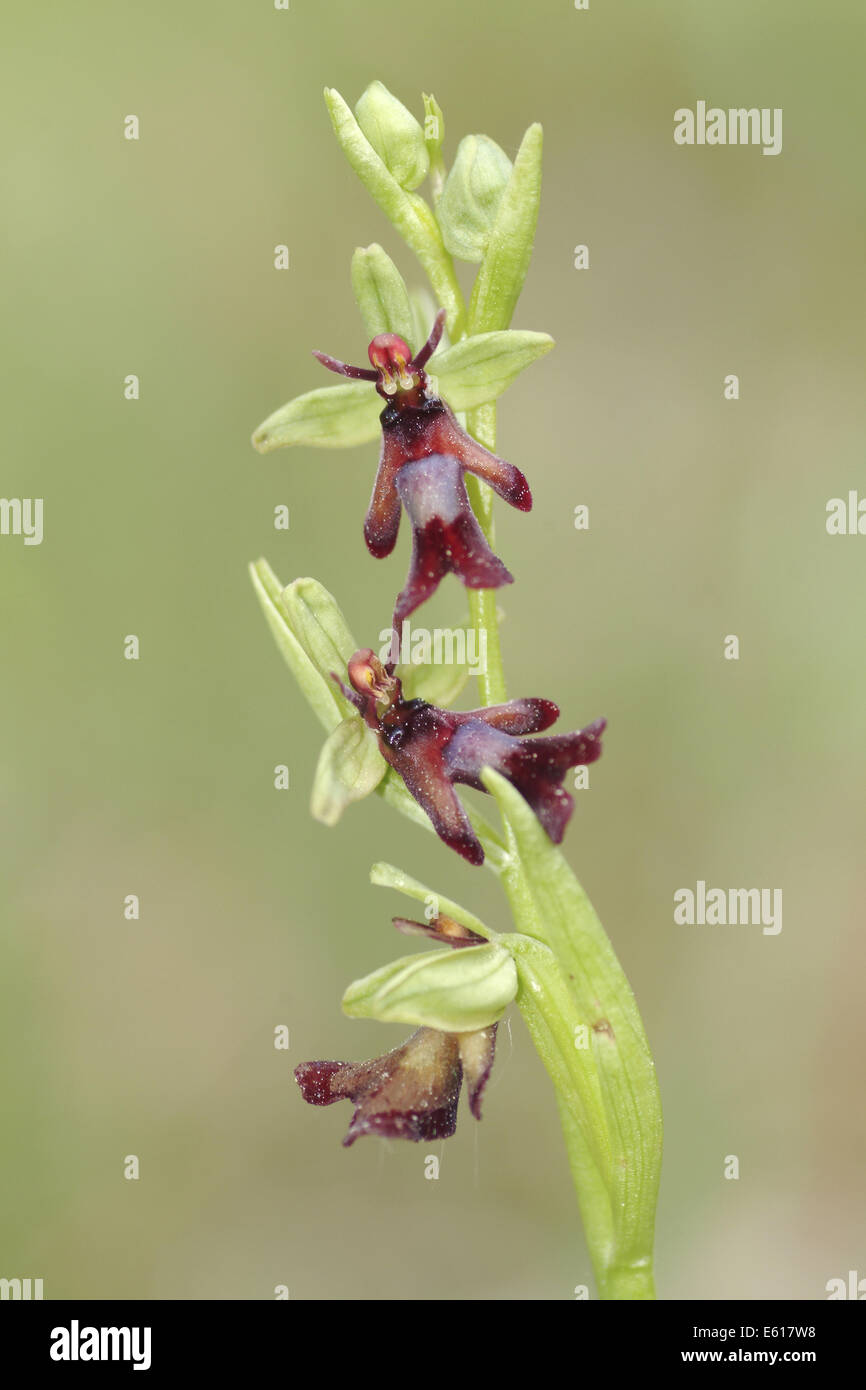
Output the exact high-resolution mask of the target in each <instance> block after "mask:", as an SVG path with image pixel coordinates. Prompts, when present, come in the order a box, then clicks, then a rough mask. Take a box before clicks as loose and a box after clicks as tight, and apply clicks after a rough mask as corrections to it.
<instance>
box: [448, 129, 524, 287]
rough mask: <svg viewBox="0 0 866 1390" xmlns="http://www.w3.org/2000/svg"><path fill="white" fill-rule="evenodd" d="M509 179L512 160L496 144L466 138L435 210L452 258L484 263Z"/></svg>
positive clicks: (486, 138) (485, 139)
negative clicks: (456, 257)
mask: <svg viewBox="0 0 866 1390" xmlns="http://www.w3.org/2000/svg"><path fill="white" fill-rule="evenodd" d="M510 177H511V160H510V159H509V158H508V155H507V154H506V153H505V151H504V150H503V149H500V147H499V145H497V143H496V141H495V140H491V139H490V138H489V136H487V135H465V136H464V137H463V139H462V140H461V141H460V144H459V145H458V147H457V155H456V157H455V159H454V163H453V164H452V165H451V168H450V169H449V171H448V177H447V179H446V180H445V187H444V188H443V190H442V196H441V198H440V199H439V202H438V204H437V206H436V220H437V221H438V223H439V226H440V227H441V228H442V240H443V241H444V242H445V245H446V246H447V248H448V250H449V251H450V252H451V254H452V256H458V257H459V258H460V260H462V261H480V260H483V258H484V253H485V251H486V250H487V246H488V243H489V241H490V234H491V231H492V230H493V226H494V223H495V220H496V214H497V211H498V209H499V204H500V203H501V202H502V196H503V194H504V192H505V189H506V186H507V184H508V180H509V178H510Z"/></svg>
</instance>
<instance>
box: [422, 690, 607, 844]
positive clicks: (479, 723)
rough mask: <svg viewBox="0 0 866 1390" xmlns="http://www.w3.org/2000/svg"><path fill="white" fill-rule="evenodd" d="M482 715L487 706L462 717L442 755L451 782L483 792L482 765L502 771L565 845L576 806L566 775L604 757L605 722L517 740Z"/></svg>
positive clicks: (553, 834)
mask: <svg viewBox="0 0 866 1390" xmlns="http://www.w3.org/2000/svg"><path fill="white" fill-rule="evenodd" d="M483 714H484V711H483V710H482V711H473V713H472V714H471V715H464V716H458V718H459V719H460V721H461V722H460V724H459V727H458V729H457V730H456V732H455V734H454V737H453V738H452V739H451V740H450V741H449V743H448V745H447V747H446V748H445V751H444V755H443V761H444V766H445V772H446V775H447V776H448V777H449V778H450V779H451V781H452V782H462V783H463V784H464V785H465V786H469V787H475V788H477V789H478V790H479V791H483V790H485V788H484V784H483V783H482V781H481V776H480V774H481V769H482V768H483V767H492V768H494V769H495V770H496V771H497V772H501V773H502V775H503V776H504V777H507V778H508V780H509V782H511V784H512V786H514V787H515V788H516V789H517V791H519V792H520V794H521V796H523V797H524V798H525V800H526V801H528V802H529V805H530V806H531V807H532V809H533V811H534V812H535V814H536V815H537V816H538V819H539V820H540V821H541V824H542V825H543V826H544V829H545V830H546V831H547V833H548V835H549V836H550V838H551V840H553V842H554V844H557V845H558V844H560V842H561V841H562V837H563V834H564V832H565V827H566V825H567V824H568V821H569V818H570V816H571V813H572V811H573V810H574V801H573V799H572V797H571V796H570V795H569V793H568V792H567V791H565V789H564V788H563V786H562V781H563V778H564V777H565V774H566V772H568V770H569V768H572V767H582V766H584V765H586V764H588V763H593V762H595V760H596V759H597V758H599V757H600V756H601V735H602V732H603V730H604V727H605V720H603V719H597V720H596V721H595V723H594V724H589V725H587V727H586V728H585V729H581V730H579V731H578V732H577V733H573V734H555V735H553V736H552V737H550V738H518V739H515V738H514V737H513V736H512V735H511V734H508V733H503V732H502V730H501V729H500V728H495V727H492V726H491V725H490V724H489V723H486V722H485V721H484V720H483V719H482V718H481V717H480V716H481V715H483Z"/></svg>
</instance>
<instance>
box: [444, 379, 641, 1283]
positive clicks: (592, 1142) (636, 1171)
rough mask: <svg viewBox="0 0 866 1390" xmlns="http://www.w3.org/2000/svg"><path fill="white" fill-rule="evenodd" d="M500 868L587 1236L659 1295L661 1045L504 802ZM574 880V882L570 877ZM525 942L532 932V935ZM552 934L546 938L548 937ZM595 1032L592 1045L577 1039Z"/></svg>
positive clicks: (484, 516) (577, 892)
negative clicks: (543, 892)
mask: <svg viewBox="0 0 866 1390" xmlns="http://www.w3.org/2000/svg"><path fill="white" fill-rule="evenodd" d="M467 427H468V429H469V432H470V433H471V434H472V435H474V437H475V438H476V439H477V440H478V441H479V442H480V443H481V444H483V445H484V446H485V448H487V449H491V450H493V449H495V447H496V406H495V405H494V404H490V405H485V406H480V407H479V408H477V409H476V410H473V411H471V412H470V413H469V416H468V419H467ZM468 488H469V496H470V500H471V503H472V507H473V510H474V511H475V514H476V516H477V517H478V521H479V525H480V526H481V529H482V531H483V532H484V535H485V537H486V539H487V541H488V544H490V545H491V546H492V544H493V494H492V492H491V490H490V488H488V487H486V486H485V485H484V484H482V483H480V482H479V481H478V479H476V478H473V477H470V478H469V479H468ZM469 612H470V617H471V620H472V623H473V625H474V627H475V629H476V632H477V633H478V634H479V637H480V634H481V633H482V632H483V633H484V634H485V641H486V646H487V663H486V670H485V673H484V675H483V676H482V677H481V682H480V684H481V696H482V700H483V702H484V704H485V705H493V704H501V703H503V702H504V701H505V700H506V699H507V694H506V685H505V672H504V667H503V661H502V648H501V643H500V640H499V617H498V613H497V607H496V593H495V591H493V590H489V589H485V590H470V591H469ZM503 828H504V832H505V837H506V857H505V860H504V862H500V863H499V864H494V863H491V868H493V869H494V870H496V871H497V872H499V873H500V874H501V877H502V881H503V886H504V888H505V891H506V893H507V895H508V898H509V900H510V902H511V907H512V911H513V913H514V917H515V921H517V922H518V923H521V924H522V925H524V927H525V924H526V923H527V921H530V922H532V923H533V926H534V930H533V931H532V937H534V938H535V939H534V940H531V939H530V938H529V937H526V936H519V935H517V934H512V935H511V936H509V937H506V938H505V941H507V942H510V943H511V947H512V950H513V952H514V955H515V962H516V964H517V970H518V980H519V991H518V995H517V1005H518V1007H519V1009H520V1011H521V1013H522V1015H523V1018H524V1021H525V1023H526V1025H527V1028H528V1030H529V1033H530V1036H531V1037H532V1040H533V1043H534V1044H535V1048H536V1050H537V1052H538V1054H539V1056H540V1057H541V1060H542V1061H543V1063H544V1065H545V1067H546V1069H547V1072H548V1075H549V1076H550V1079H551V1081H552V1082H553V1085H554V1089H555V1091H556V1098H557V1103H558V1106H559V1113H560V1119H561V1123H562V1133H563V1138H564V1140H565V1146H566V1151H567V1154H568V1161H569V1167H570V1169H571V1174H572V1179H573V1182H574V1186H575V1190H576V1193H577V1200H578V1205H579V1207H580V1214H581V1219H582V1222H583V1229H584V1234H585V1237H586V1243H587V1248H588V1250H589V1254H590V1258H591V1260H592V1264H593V1270H594V1272H595V1278H596V1284H597V1287H598V1292H599V1295H600V1297H601V1298H602V1299H605V1300H608V1299H629V1300H636V1299H641V1300H643V1299H654V1298H655V1284H654V1279H653V1268H652V1248H653V1228H654V1220H655V1204H656V1193H657V1188H658V1176H659V1161H660V1154H661V1111H660V1106H659V1099H658V1088H657V1085H656V1078H655V1071H654V1067H653V1061H652V1056H651V1054H650V1050H649V1046H648V1044H647V1042H646V1037H645V1035H644V1031H643V1025H642V1022H641V1019H640V1015H639V1013H638V1011H637V1006H636V1004H635V1002H634V998H633V996H632V993H631V989H630V987H629V984H628V980H627V979H626V976H625V974H624V972H623V970H622V967H621V966H620V964H619V961H618V960H617V958H616V955H615V953H614V951H613V947H612V946H611V944H610V942H609V940H608V938H607V936H606V934H605V932H604V929H603V927H602V925H601V923H600V922H599V920H598V918H597V916H596V914H595V912H594V910H593V908H592V904H591V903H590V902H589V899H588V898H587V897H586V894H585V893H584V892H583V889H582V888H581V887H580V885H579V884H578V883H577V881H576V879H574V877H573V875H570V884H569V888H568V897H569V899H570V901H569V909H570V911H569V912H568V916H567V928H566V929H562V927H561V926H560V922H561V919H562V914H561V913H559V912H555V911H549V912H545V911H543V910H542V911H539V903H538V902H537V895H535V894H534V893H533V888H532V885H531V883H530V881H529V876H528V874H527V872H526V871H525V869H524V865H523V862H522V859H521V854H520V850H519V847H518V844H517V840H516V837H515V834H514V831H513V829H512V827H511V825H510V824H509V821H508V819H507V818H506V817H505V815H504V814H503ZM572 885H573V886H572ZM524 943H525V944H524ZM542 943H543V944H542ZM576 1038H581V1039H585V1040H586V1046H585V1047H584V1048H581V1047H578V1046H577V1045H576V1042H575V1039H576Z"/></svg>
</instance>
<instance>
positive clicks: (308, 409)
mask: <svg viewBox="0 0 866 1390" xmlns="http://www.w3.org/2000/svg"><path fill="white" fill-rule="evenodd" d="M381 404H382V403H381V401H380V400H379V397H378V396H377V395H376V391H375V387H374V386H373V384H372V383H371V382H367V381H351V382H346V384H345V385H343V386H320V387H318V388H317V389H316V390H315V391H307V392H306V394H305V395H303V396H295V398H294V400H291V401H289V402H288V403H287V404H286V405H283V406H280V408H279V410H275V411H274V413H273V415H269V416H268V418H267V420H265V421H263V422H262V424H261V425H259V427H258V429H257V430H256V431H255V432H254V434H253V445H254V447H255V448H256V449H258V451H259V453H260V454H268V453H270V451H271V450H272V449H280V448H284V447H285V446H286V445H289V444H306V445H308V446H312V447H313V448H317V449H346V448H349V447H350V446H351V445H353V444H367V443H369V441H370V440H371V439H375V438H376V436H377V434H378V433H379V415H380V413H381V411H380V407H381Z"/></svg>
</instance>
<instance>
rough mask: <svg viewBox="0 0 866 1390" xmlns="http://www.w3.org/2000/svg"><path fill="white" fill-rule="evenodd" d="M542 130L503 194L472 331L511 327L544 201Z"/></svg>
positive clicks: (527, 139)
mask: <svg viewBox="0 0 866 1390" xmlns="http://www.w3.org/2000/svg"><path fill="white" fill-rule="evenodd" d="M541 147H542V132H541V126H540V125H531V126H530V127H529V129H528V130H527V132H526V134H525V135H524V137H523V141H522V143H521V146H520V149H519V150H518V151H517V158H516V159H515V161H514V168H513V169H512V171H511V178H510V179H509V180H508V186H507V188H506V190H505V192H504V194H503V195H502V201H501V202H500V204H499V210H498V212H497V214H496V221H495V222H494V224H493V228H492V230H491V232H490V240H489V242H488V246H487V251H486V253H485V256H484V260H483V261H482V263H481V268H480V270H479V271H478V275H477V276H476V279H475V284H474V286H473V288H472V299H471V301H470V305H469V332H470V333H471V334H475V333H489V332H491V331H493V330H494V329H497V328H507V327H508V325H509V324H510V322H511V316H512V314H513V313H514V307H515V305H516V304H517V301H518V299H519V297H520V291H521V290H522V288H523V281H524V279H525V278H526V272H527V269H528V268H529V261H530V257H531V256H532V244H533V241H534V240H535V227H536V223H537V221H538V204H539V200H540V198H541Z"/></svg>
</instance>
